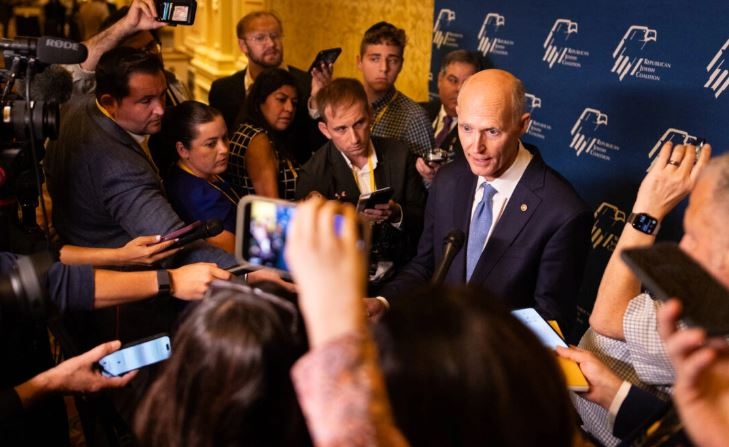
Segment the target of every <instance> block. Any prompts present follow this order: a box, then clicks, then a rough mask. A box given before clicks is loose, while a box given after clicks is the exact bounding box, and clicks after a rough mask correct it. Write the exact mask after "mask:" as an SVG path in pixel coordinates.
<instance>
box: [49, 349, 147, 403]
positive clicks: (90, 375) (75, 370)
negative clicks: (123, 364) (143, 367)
mask: <svg viewBox="0 0 729 447" xmlns="http://www.w3.org/2000/svg"><path fill="white" fill-rule="evenodd" d="M120 347H121V342H120V341H118V340H115V341H110V342H107V343H104V344H101V345H99V346H97V347H95V348H93V349H92V350H90V351H87V352H85V353H83V354H81V355H79V356H76V357H71V358H70V359H68V360H66V361H64V362H62V363H60V364H59V365H58V366H56V367H54V368H51V369H49V370H48V371H46V372H44V373H42V375H46V379H47V380H48V386H49V389H50V390H53V391H56V392H61V393H94V392H96V391H99V390H102V389H105V388H120V387H123V386H124V385H126V384H127V383H129V381H130V380H132V378H133V377H134V376H135V375H136V374H137V372H136V371H133V372H130V373H128V374H125V375H123V376H121V377H104V376H102V375H101V372H100V371H99V370H98V368H97V367H96V363H97V362H98V361H99V360H100V359H101V358H102V357H104V356H106V355H108V354H111V353H112V352H114V351H116V350H118V349H119V348H120Z"/></svg>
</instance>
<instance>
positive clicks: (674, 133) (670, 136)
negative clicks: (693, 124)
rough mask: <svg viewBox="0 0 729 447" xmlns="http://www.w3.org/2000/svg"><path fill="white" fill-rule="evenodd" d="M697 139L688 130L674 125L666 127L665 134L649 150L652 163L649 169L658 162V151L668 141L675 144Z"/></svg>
mask: <svg viewBox="0 0 729 447" xmlns="http://www.w3.org/2000/svg"><path fill="white" fill-rule="evenodd" d="M695 140H696V137H695V136H693V135H689V133H688V132H686V131H685V130H681V129H674V128H673V127H669V128H668V129H666V131H665V132H663V135H661V138H659V139H658V141H656V144H654V145H653V148H651V150H650V152H648V158H649V159H650V160H651V162H650V164H649V165H648V169H646V172H647V171H650V169H651V167H653V163H655V162H656V157H657V156H658V152H660V150H661V148H662V147H663V145H664V144H666V143H667V142H669V141H670V142H671V143H673V144H686V143H690V142H693V141H695Z"/></svg>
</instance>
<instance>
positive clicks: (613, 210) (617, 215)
mask: <svg viewBox="0 0 729 447" xmlns="http://www.w3.org/2000/svg"><path fill="white" fill-rule="evenodd" d="M594 217H595V222H594V223H593V224H592V234H591V241H592V248H593V249H598V248H604V249H605V250H607V251H610V252H612V251H613V250H615V246H616V245H617V243H618V238H619V237H620V233H622V231H623V227H624V226H625V211H623V210H621V209H620V208H618V207H617V206H615V205H613V204H612V203H608V202H602V203H601V204H600V206H598V207H597V209H596V210H595V214H594Z"/></svg>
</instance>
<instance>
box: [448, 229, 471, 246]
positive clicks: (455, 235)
mask: <svg viewBox="0 0 729 447" xmlns="http://www.w3.org/2000/svg"><path fill="white" fill-rule="evenodd" d="M465 241H466V235H465V233H463V231H461V230H459V229H453V230H451V231H449V232H448V234H447V235H446V237H445V238H444V239H443V243H444V244H448V243H450V244H453V246H454V247H457V248H461V247H463V243H464V242H465Z"/></svg>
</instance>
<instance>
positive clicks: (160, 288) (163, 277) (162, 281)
mask: <svg viewBox="0 0 729 447" xmlns="http://www.w3.org/2000/svg"><path fill="white" fill-rule="evenodd" d="M171 292H172V287H171V286H170V272H168V271H167V270H157V295H169V294H171Z"/></svg>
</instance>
